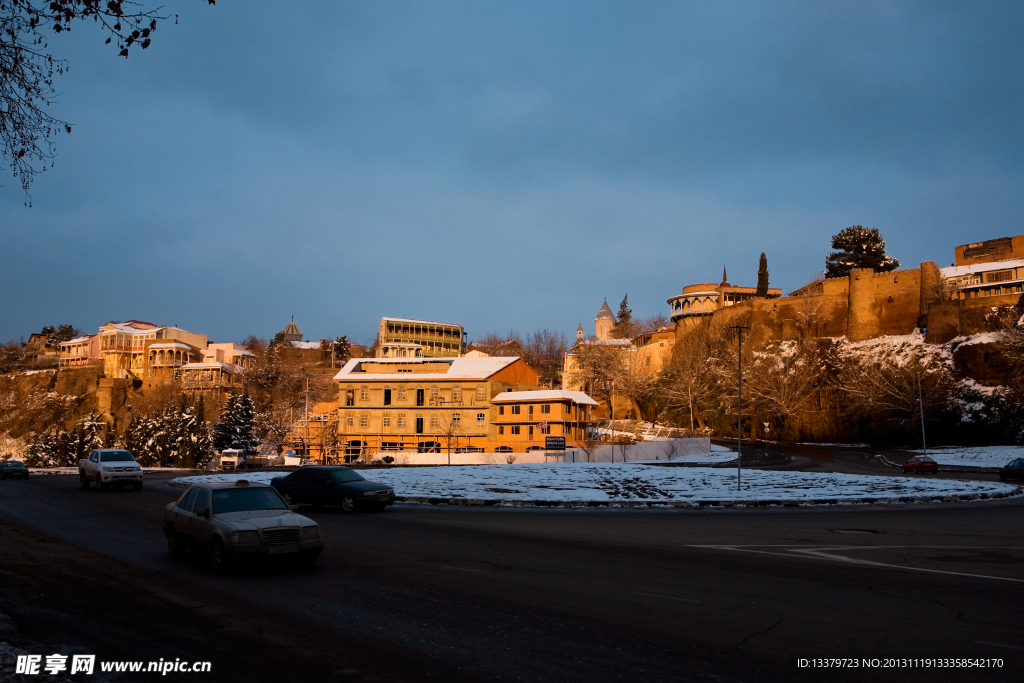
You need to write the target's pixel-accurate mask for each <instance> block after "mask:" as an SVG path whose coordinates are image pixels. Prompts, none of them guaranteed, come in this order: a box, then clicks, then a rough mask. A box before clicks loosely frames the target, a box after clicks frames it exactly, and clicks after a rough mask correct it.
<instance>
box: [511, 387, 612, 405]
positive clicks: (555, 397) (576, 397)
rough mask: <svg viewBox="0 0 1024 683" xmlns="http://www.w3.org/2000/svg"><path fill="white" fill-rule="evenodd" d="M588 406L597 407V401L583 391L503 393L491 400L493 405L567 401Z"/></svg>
mask: <svg viewBox="0 0 1024 683" xmlns="http://www.w3.org/2000/svg"><path fill="white" fill-rule="evenodd" d="M565 400H570V401H572V402H573V403H579V404H581V405H586V406H596V405H597V401H595V400H594V399H592V398H590V397H589V396H587V395H586V394H585V393H583V392H582V391H565V390H563V389H546V390H543V391H503V392H501V393H500V394H498V395H497V396H495V397H494V398H492V399H491V403H519V402H522V401H565Z"/></svg>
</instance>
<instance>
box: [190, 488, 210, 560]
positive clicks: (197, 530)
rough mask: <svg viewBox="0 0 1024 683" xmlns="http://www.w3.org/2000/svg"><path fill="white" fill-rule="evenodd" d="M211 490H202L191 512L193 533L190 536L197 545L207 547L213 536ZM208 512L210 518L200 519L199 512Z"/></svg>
mask: <svg viewBox="0 0 1024 683" xmlns="http://www.w3.org/2000/svg"><path fill="white" fill-rule="evenodd" d="M210 503H211V501H210V490H209V489H205V488H201V489H199V492H198V493H197V494H196V498H195V501H194V502H193V503H192V509H191V510H190V511H189V521H188V523H189V525H190V529H191V531H190V532H189V536H191V537H192V538H193V539H195V541H196V543H198V544H199V545H202V546H205V545H207V544H208V543H209V542H210V537H211V536H213V522H212V521H211V519H212V517H213V510H212V509H211V508H210ZM203 509H205V510H207V511H208V513H209V514H210V517H200V516H199V515H198V514H197V511H198V510H203Z"/></svg>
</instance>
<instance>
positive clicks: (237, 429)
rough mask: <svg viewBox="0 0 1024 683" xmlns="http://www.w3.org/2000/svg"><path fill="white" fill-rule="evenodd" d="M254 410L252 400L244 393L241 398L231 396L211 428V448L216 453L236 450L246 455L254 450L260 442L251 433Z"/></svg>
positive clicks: (254, 415) (234, 395)
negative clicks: (216, 451)
mask: <svg viewBox="0 0 1024 683" xmlns="http://www.w3.org/2000/svg"><path fill="white" fill-rule="evenodd" d="M255 417H256V409H255V407H254V406H253V403H252V398H250V397H249V393H248V392H246V393H244V394H242V395H241V396H238V395H237V394H231V395H230V396H229V397H228V400H227V401H225V402H224V407H223V408H222V409H221V413H220V420H218V421H217V424H216V425H214V427H213V447H214V448H215V449H216V450H218V451H223V450H224V449H225V448H237V449H239V450H241V451H244V452H246V453H249V452H252V451H255V450H256V447H257V446H259V445H260V440H259V439H258V438H256V436H255V435H254V434H253V431H252V423H253V420H254V419H255Z"/></svg>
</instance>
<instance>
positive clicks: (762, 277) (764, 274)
mask: <svg viewBox="0 0 1024 683" xmlns="http://www.w3.org/2000/svg"><path fill="white" fill-rule="evenodd" d="M754 296H759V297H761V298H762V299H764V298H767V296H768V257H766V256H765V255H764V252H763V251H762V252H761V263H760V264H759V265H758V267H757V292H756V293H755V294H754Z"/></svg>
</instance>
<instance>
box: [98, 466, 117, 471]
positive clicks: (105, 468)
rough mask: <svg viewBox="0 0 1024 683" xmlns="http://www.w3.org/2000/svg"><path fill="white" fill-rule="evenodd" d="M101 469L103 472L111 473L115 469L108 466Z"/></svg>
mask: <svg viewBox="0 0 1024 683" xmlns="http://www.w3.org/2000/svg"><path fill="white" fill-rule="evenodd" d="M100 469H101V470H103V471H104V472H111V471H113V469H114V468H113V467H107V466H106V465H104V466H103V467H101V468H100Z"/></svg>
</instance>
